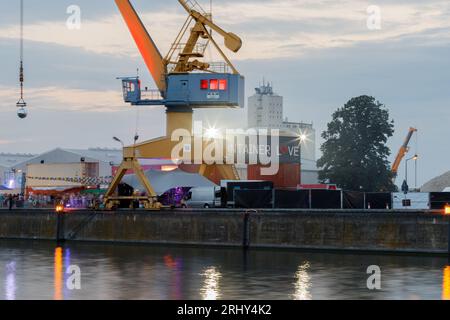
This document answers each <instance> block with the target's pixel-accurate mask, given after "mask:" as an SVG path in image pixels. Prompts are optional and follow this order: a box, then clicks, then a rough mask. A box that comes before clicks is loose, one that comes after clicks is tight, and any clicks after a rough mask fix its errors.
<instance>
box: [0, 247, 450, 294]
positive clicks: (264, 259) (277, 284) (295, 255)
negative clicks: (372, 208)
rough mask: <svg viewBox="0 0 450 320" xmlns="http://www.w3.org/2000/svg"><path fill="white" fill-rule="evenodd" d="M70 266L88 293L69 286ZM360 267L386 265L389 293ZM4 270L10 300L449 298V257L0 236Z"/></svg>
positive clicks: (1, 281) (1, 284) (2, 283)
mask: <svg viewBox="0 0 450 320" xmlns="http://www.w3.org/2000/svg"><path fill="white" fill-rule="evenodd" d="M69 248H70V251H69ZM71 260H72V261H71ZM12 262H14V263H12ZM71 264H74V265H78V266H79V267H80V268H81V270H82V271H83V277H82V287H81V290H70V289H69V288H68V287H67V285H66V283H67V281H66V280H65V279H68V277H70V274H67V273H66V270H67V268H68V266H70V265H71ZM361 265H363V266H367V265H379V266H380V267H381V268H382V270H383V290H381V291H371V290H368V289H367V287H366V280H367V274H366V268H362V267H361ZM7 266H8V267H7ZM0 269H2V270H0V273H1V276H0V288H1V290H2V291H3V292H2V294H1V297H0V298H3V299H107V300H110V299H112V300H114V299H412V298H417V299H449V300H450V266H449V264H448V261H447V258H445V257H424V256H392V255H375V254H374V255H368V254H358V255H355V254H342V253H323V252H320V253H310V252H301V251H283V250H262V249H261V250H250V251H248V252H247V253H246V255H244V256H243V254H242V250H239V249H229V248H221V249H217V248H189V247H182V248H179V247H170V246H169V247H168V246H134V245H103V244H85V243H70V247H69V246H68V244H66V245H65V246H64V248H62V247H58V248H55V246H54V244H53V243H45V242H29V241H5V240H0ZM413 295H414V296H413Z"/></svg>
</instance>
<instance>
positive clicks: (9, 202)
mask: <svg viewBox="0 0 450 320" xmlns="http://www.w3.org/2000/svg"><path fill="white" fill-rule="evenodd" d="M24 200H25V197H24V196H23V195H21V194H0V207H2V208H9V210H11V209H12V208H13V207H14V206H16V207H21V206H23V203H24Z"/></svg>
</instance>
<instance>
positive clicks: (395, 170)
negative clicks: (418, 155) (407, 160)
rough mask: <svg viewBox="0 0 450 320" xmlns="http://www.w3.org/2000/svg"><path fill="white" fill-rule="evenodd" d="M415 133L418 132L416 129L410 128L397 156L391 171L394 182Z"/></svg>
mask: <svg viewBox="0 0 450 320" xmlns="http://www.w3.org/2000/svg"><path fill="white" fill-rule="evenodd" d="M415 132H417V129H416V128H413V127H411V128H409V131H408V134H407V136H406V139H405V141H404V142H403V144H402V146H401V147H400V149H399V150H398V153H397V156H396V157H395V161H394V162H393V164H392V169H391V171H392V174H393V180H394V181H395V179H396V178H397V174H398V168H399V167H400V163H401V162H402V160H403V158H404V157H405V155H406V154H407V153H408V151H409V142H410V141H411V138H412V136H413V134H414V133H415Z"/></svg>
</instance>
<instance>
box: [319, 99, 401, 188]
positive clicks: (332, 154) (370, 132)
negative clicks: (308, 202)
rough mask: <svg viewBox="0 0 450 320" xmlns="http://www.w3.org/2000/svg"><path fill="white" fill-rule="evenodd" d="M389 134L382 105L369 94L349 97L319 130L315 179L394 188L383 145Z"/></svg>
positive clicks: (391, 130)
mask: <svg viewBox="0 0 450 320" xmlns="http://www.w3.org/2000/svg"><path fill="white" fill-rule="evenodd" d="M393 133H394V121H393V120H389V111H388V110H387V109H386V108H385V106H384V105H383V104H381V103H380V102H378V101H376V100H375V98H373V97H369V96H360V97H356V98H352V99H350V101H348V102H347V103H346V104H345V105H344V107H342V108H339V109H338V110H337V111H336V112H334V113H333V116H332V121H331V122H330V123H328V127H327V130H326V131H324V132H323V133H322V138H323V139H325V142H324V143H323V144H322V146H321V148H320V149H321V151H322V154H323V155H322V157H321V158H320V159H319V160H318V162H317V165H318V167H319V168H321V170H320V172H319V179H320V180H321V181H322V182H326V181H329V182H330V183H335V184H337V185H338V186H339V187H341V188H343V189H345V190H355V191H356V190H361V191H369V192H371V191H372V192H378V191H394V190H395V186H394V184H393V182H392V173H391V170H390V166H389V161H388V160H387V158H388V156H389V155H390V150H389V148H388V147H387V145H386V143H387V140H388V138H389V137H391V136H392V135H393Z"/></svg>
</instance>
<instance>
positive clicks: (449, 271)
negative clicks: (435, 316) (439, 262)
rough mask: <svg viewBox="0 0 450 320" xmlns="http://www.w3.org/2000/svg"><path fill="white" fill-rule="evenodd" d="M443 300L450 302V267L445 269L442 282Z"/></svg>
mask: <svg viewBox="0 0 450 320" xmlns="http://www.w3.org/2000/svg"><path fill="white" fill-rule="evenodd" d="M442 300H450V266H447V267H445V268H444V279H443V280H442Z"/></svg>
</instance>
